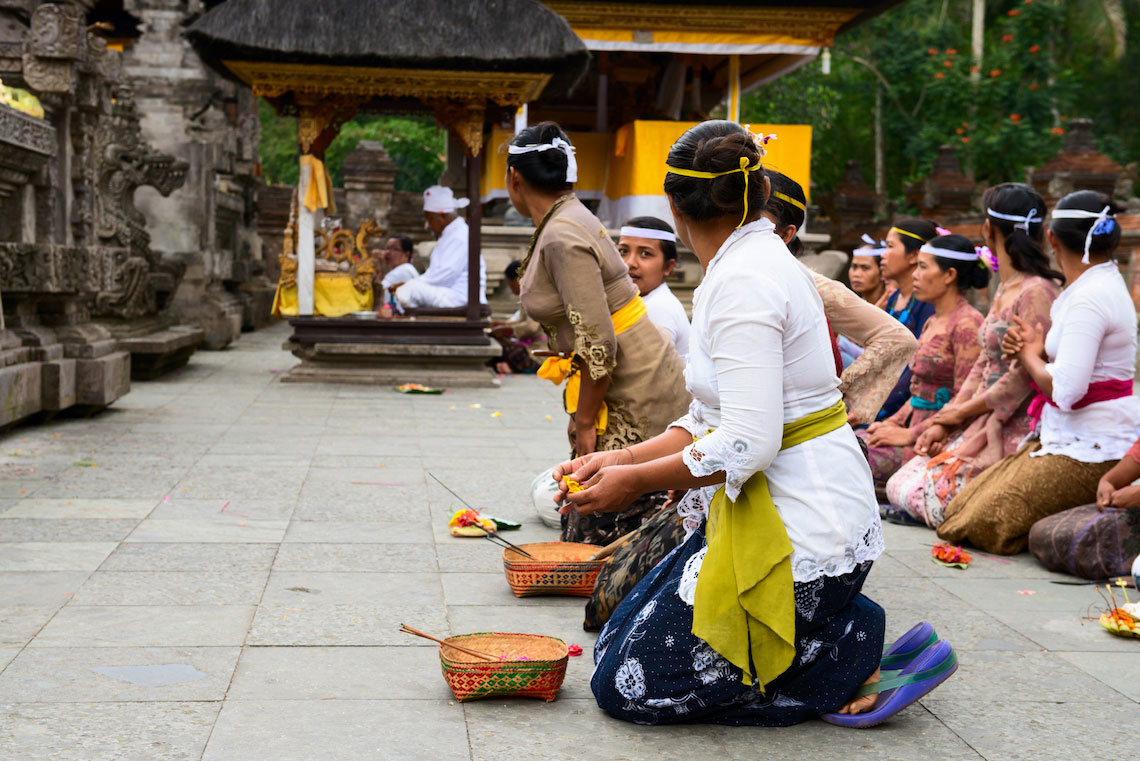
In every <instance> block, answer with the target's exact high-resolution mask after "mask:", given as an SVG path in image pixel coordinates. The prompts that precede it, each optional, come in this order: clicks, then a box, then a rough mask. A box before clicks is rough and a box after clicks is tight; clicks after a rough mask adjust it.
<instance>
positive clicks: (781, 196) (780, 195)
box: [772, 190, 807, 211]
mask: <svg viewBox="0 0 1140 761" xmlns="http://www.w3.org/2000/svg"><path fill="white" fill-rule="evenodd" d="M772 195H774V196H775V197H776V198H779V199H780V200H781V201H786V202H787V203H790V204H791V205H792V206H795V207H796V208H797V209H799V210H800V211H807V206H804V203H803V201H797V200H796V199H794V198H792V197H791V196H789V195H784V194H783V193H781V192H780V191H778V190H773V191H772Z"/></svg>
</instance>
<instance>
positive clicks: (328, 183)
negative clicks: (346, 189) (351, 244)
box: [301, 153, 336, 214]
mask: <svg viewBox="0 0 1140 761" xmlns="http://www.w3.org/2000/svg"><path fill="white" fill-rule="evenodd" d="M301 166H307V167H310V172H309V185H308V187H306V188H305V208H306V209H308V210H309V211H316V210H317V209H328V210H329V213H330V214H336V202H335V201H334V200H333V192H332V178H331V177H329V172H328V170H327V169H325V162H323V161H321V160H320V159H319V158H317V157H316V156H313V155H312V154H309V153H306V154H305V155H303V156H301Z"/></svg>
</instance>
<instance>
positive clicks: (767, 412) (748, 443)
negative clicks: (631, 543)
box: [682, 271, 789, 500]
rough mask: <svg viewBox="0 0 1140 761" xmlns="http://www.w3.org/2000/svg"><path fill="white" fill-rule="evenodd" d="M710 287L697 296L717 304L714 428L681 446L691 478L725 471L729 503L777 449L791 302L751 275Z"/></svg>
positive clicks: (712, 323)
mask: <svg viewBox="0 0 1140 761" xmlns="http://www.w3.org/2000/svg"><path fill="white" fill-rule="evenodd" d="M738 274H739V275H740V276H736V275H738ZM716 285H717V288H716V289H715V291H713V292H710V293H707V294H705V295H704V296H703V297H704V298H707V299H709V303H712V304H715V305H716V307H715V310H714V311H712V312H710V314H709V319H708V334H707V335H708V343H709V357H710V358H711V360H712V362H713V364H714V366H715V368H716V384H717V389H718V394H719V400H718V401H719V408H720V409H719V412H720V425H718V426H717V427H716V430H715V431H713V432H712V433H710V434H709V435H708V436H705V437H704V438H702V439H701V440H700V441H696V442H694V443H693V444H691V445H690V446H688V447H686V448H685V449H684V450H683V451H682V459H683V460H684V462H685V465H686V466H687V467H688V468H689V472H690V473H692V474H693V475H694V476H698V477H703V476H709V475H712V474H713V473H716V472H718V471H724V473H725V494H726V495H727V496H728V498H729V499H731V500H735V499H736V497H737V495H739V494H740V490H741V488H742V487H743V486H744V484H745V483H746V482H747V481H748V479H749V478H751V477H752V476H753V475H754V474H755V473H757V472H759V471H761V470H764V469H765V468H767V467H768V465H769V464H770V463H771V462H772V460H773V459H775V457H776V454H777V453H778V452H779V451H780V441H781V439H782V437H783V427H784V405H783V400H784V390H783V383H784V347H783V342H784V332H785V330H786V326H787V320H788V313H789V297H788V295H787V291H786V289H785V288H783V287H782V286H781V284H780V283H778V282H777V281H776V280H774V279H773V278H771V277H768V276H766V275H764V274H762V273H760V272H756V271H750V272H742V273H734V277H732V278H726V279H723V280H720V281H718V282H717V283H716Z"/></svg>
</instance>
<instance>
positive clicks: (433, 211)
mask: <svg viewBox="0 0 1140 761" xmlns="http://www.w3.org/2000/svg"><path fill="white" fill-rule="evenodd" d="M469 203H470V199H467V198H456V197H455V194H454V193H452V192H451V188H445V187H443V186H442V185H432V186H431V187H430V188H428V189H427V190H425V191H424V219H426V220H427V226H428V228H429V229H430V230H431V231H432V232H433V233H434V234H435V235H436V237H438V238H439V241H438V242H437V243H436V244H435V248H434V249H432V252H431V261H430V262H429V263H428V269H427V272H425V273H424V274H423V275H421V276H420V277H417V278H415V279H414V280H409V281H408V282H406V283H404V284H403V285H401V286H400V287H399V288H397V289H396V299H397V300H398V301H399V302H400V304H401V306H403V307H404V308H406V309H416V308H425V307H426V308H429V309H447V308H455V307H462V306H466V305H467V223H466V222H465V221H463V220H462V219H460V218H459V217H458V216H456V214H455V212H456V210H457V209H462V208H464V207H466V206H467V204H469ZM486 291H487V272H486V268H485V266H484V264H483V258H482V257H479V303H480V304H486V303H487V295H486Z"/></svg>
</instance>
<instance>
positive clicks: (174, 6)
mask: <svg viewBox="0 0 1140 761" xmlns="http://www.w3.org/2000/svg"><path fill="white" fill-rule="evenodd" d="M124 8H125V10H126V11H127V12H128V13H131V14H133V15H134V16H135V17H137V18H138V19H139V21H140V24H139V30H140V32H141V35H140V36H139V37H138V38H137V39H134V40H133V41H132V42H131V43H130V44H129V45H128V46H127V47H126V48H125V50H124V53H123V64H124V76H125V79H126V81H127V82H129V83H130V85H131V88H132V89H133V90H134V92H135V101H136V103H137V106H138V110H139V114H140V118H141V126H142V135H143V137H144V139H145V140H146V141H147V142H149V143H151V144H153V145H154V146H156V147H157V148H158V149H160V150H162V151H164V152H166V153H169V154H171V155H172V156H175V157H176V158H178V159H179V160H181V161H183V162H185V163H186V164H187V171H186V182H185V185H184V186H183V187H182V188H181V189H179V190H176V191H175V192H173V193H171V194H170V195H169V196H164V195H162V194H161V193H159V192H156V191H151V190H144V191H141V192H140V193H139V194H138V196H137V203H138V207H139V209H140V210H141V212H142V214H143V215H144V216H145V218H146V221H147V229H148V231H149V232H150V234H151V236H152V240H151V247H152V249H153V250H154V251H155V252H156V255H157V256H158V257H159V259H160V261H162V262H165V263H167V264H168V265H174V264H176V265H177V266H178V267H181V268H182V269H184V270H185V272H186V274H185V276H184V277H183V278H182V280H181V282H180V283H179V286H178V290H177V291H176V292H174V293H173V294H171V295H170V297H169V308H170V310H171V312H172V314H173V315H174V316H175V317H176V318H177V319H178V320H179V321H180V322H183V323H191V324H197V325H200V326H201V327H202V328H203V329H204V330H205V331H206V334H207V339H206V346H207V348H220V347H223V346H225V345H227V344H228V343H230V342H231V341H233V340H235V339H237V337H238V336H239V335H240V331H241V326H242V323H243V321H244V320H243V319H242V318H241V317H240V313H241V312H242V310H243V308H244V307H243V304H246V303H247V302H250V299H248V298H247V297H246V296H243V295H242V293H243V292H244V290H245V289H243V288H242V287H241V286H242V284H246V283H251V282H254V281H257V282H256V283H254V287H255V288H258V287H261V288H264V287H268V286H265V285H264V284H261V283H260V279H259V278H258V277H256V276H255V275H254V272H255V271H258V270H262V269H264V267H263V265H261V264H260V263H261V262H263V261H264V256H263V254H262V245H261V239H260V237H259V236H258V234H257V226H256V220H255V215H256V203H257V191H258V188H259V187H260V185H261V182H260V180H259V178H258V177H257V173H258V158H257V142H258V137H259V130H260V127H259V123H258V121H257V116H256V102H255V100H254V98H253V97H252V94H251V93H250V91H249V89H248V88H246V87H239V86H237V85H235V84H233V83H232V82H229V81H226V80H223V79H221V78H220V77H218V76H217V75H216V74H214V73H213V72H210V71H209V70H207V69H206V67H205V66H203V65H202V63H201V61H200V60H199V59H198V57H197V55H196V54H195V53H194V52H193V51H192V50H191V48H190V46H189V45H188V44H187V43H186V41H185V39H184V38H183V36H182V31H183V29H184V24H185V22H186V21H187V19H188V18H190V17H191V16H193V15H195V14H198V13H200V12H202V10H203V8H202V2H201V1H200V0H125V1H124ZM250 308H251V309H252V308H253V307H252V306H250ZM235 313H236V314H238V317H237V318H236V319H235ZM265 317H266V319H267V318H268V315H265ZM261 324H264V321H263V320H262V321H261Z"/></svg>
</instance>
